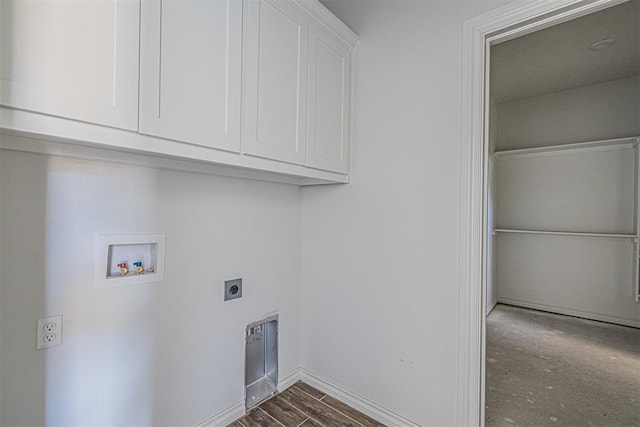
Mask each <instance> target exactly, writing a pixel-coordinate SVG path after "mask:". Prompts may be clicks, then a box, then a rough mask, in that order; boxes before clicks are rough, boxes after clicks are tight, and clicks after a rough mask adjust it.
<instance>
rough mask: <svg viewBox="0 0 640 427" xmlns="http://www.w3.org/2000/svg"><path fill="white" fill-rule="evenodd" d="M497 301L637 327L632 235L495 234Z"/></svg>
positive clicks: (639, 322) (639, 319)
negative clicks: (596, 236)
mask: <svg viewBox="0 0 640 427" xmlns="http://www.w3.org/2000/svg"><path fill="white" fill-rule="evenodd" d="M496 255H497V257H498V269H497V271H496V274H497V283H498V298H499V301H500V302H505V303H508V304H512V305H518V306H523V307H530V308H536V309H540V310H544V311H550V312H557V313H561V314H569V315H573V316H578V317H586V318H589V319H595V320H603V321H606V322H612V323H620V324H623V325H628V326H635V327H640V307H638V303H636V302H635V299H634V295H633V284H632V283H633V280H632V271H633V270H632V266H633V262H634V260H633V243H632V242H631V240H630V239H612V238H595V237H594V238H588V237H565V236H541V235H515V234H502V233H501V234H499V235H498V238H497V245H496Z"/></svg>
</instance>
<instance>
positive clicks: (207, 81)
mask: <svg viewBox="0 0 640 427" xmlns="http://www.w3.org/2000/svg"><path fill="white" fill-rule="evenodd" d="M141 13H142V16H141V17H142V19H141V40H140V41H141V43H140V46H141V47H140V50H141V52H140V55H141V58H140V133H143V134H147V135H154V136H159V137H163V138H169V139H175V140H178V141H184V142H189V143H193V144H199V145H204V146H208V147H213V148H219V149H224V150H229V151H235V152H239V151H240V102H241V72H242V70H241V66H242V1H241V0H216V1H203V0H187V1H185V0H153V1H143V2H142V12H141Z"/></svg>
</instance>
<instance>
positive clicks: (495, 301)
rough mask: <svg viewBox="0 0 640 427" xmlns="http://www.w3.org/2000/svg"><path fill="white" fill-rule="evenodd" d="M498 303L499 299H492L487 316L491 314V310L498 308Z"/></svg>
mask: <svg viewBox="0 0 640 427" xmlns="http://www.w3.org/2000/svg"><path fill="white" fill-rule="evenodd" d="M496 305H498V299H497V298H496V299H494V300H493V301H491V304H489V309H488V310H487V316H488V315H490V314H491V312H492V311H493V309H494V308H496Z"/></svg>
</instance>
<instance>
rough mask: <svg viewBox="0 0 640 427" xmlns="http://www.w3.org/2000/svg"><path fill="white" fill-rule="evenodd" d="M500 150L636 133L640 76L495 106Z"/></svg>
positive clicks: (639, 114)
mask: <svg viewBox="0 0 640 427" xmlns="http://www.w3.org/2000/svg"><path fill="white" fill-rule="evenodd" d="M498 116H499V117H500V119H499V123H498V146H497V149H498V150H512V149H517V148H529V147H546V146H551V145H559V144H569V143H573V142H586V141H597V140H602V139H614V138H623V137H627V136H638V135H640V119H639V118H640V76H636V77H631V78H628V79H622V80H614V81H610V82H606V83H601V84H598V85H593V86H585V87H581V88H577V89H572V90H567V91H563V92H555V93H551V94H548V95H543V96H536V97H533V98H527V99H523V100H518V101H513V102H506V103H502V104H499V106H498Z"/></svg>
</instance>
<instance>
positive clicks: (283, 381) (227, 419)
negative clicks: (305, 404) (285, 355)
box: [196, 368, 300, 427]
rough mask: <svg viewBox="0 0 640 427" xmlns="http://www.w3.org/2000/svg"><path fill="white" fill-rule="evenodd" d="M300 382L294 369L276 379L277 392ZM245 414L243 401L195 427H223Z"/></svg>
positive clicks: (297, 371)
mask: <svg viewBox="0 0 640 427" xmlns="http://www.w3.org/2000/svg"><path fill="white" fill-rule="evenodd" d="M299 380H300V369H299V368H296V369H294V370H293V371H291V372H289V373H288V374H286V375H285V376H283V377H282V378H279V379H278V391H282V390H286V389H287V388H289V387H291V386H292V385H293V384H295V383H296V382H298V381H299ZM245 414H246V411H245V407H244V400H241V401H239V402H237V403H234V404H233V405H231V406H229V407H228V408H227V409H225V410H223V411H222V412H218V413H217V414H215V415H212V416H211V417H209V418H207V419H206V420H204V421H203V422H201V423H200V424H198V425H197V426H196V427H225V426H228V425H229V424H231V423H232V422H234V421H236V420H237V419H239V418H242V417H243V416H244V415H245Z"/></svg>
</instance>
